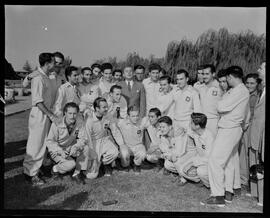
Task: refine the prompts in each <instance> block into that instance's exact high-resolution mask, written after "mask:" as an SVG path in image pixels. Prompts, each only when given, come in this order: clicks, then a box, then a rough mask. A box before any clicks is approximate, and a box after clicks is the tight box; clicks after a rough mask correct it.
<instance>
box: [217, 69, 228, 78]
mask: <svg viewBox="0 0 270 218" xmlns="http://www.w3.org/2000/svg"><path fill="white" fill-rule="evenodd" d="M224 76H225V77H226V76H227V73H226V70H225V69H221V70H219V71H218V73H217V78H218V79H220V78H221V77H224Z"/></svg>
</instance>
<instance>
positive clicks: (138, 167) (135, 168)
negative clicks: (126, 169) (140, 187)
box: [133, 165, 141, 174]
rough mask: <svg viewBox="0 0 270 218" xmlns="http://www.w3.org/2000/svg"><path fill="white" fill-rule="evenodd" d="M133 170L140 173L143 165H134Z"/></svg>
mask: <svg viewBox="0 0 270 218" xmlns="http://www.w3.org/2000/svg"><path fill="white" fill-rule="evenodd" d="M133 171H134V172H135V174H139V173H140V172H141V166H137V165H134V168H133Z"/></svg>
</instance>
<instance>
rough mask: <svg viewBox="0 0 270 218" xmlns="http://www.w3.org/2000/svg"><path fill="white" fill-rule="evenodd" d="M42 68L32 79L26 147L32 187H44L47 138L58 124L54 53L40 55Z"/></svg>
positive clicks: (26, 174) (27, 169)
mask: <svg viewBox="0 0 270 218" xmlns="http://www.w3.org/2000/svg"><path fill="white" fill-rule="evenodd" d="M39 64H40V67H39V68H38V70H37V71H36V72H35V73H37V76H35V77H34V78H33V79H32V81H31V82H32V85H31V93H32V109H31V112H30V115H29V135H28V140H27V145H26V155H25V158H24V162H23V168H24V174H25V177H26V179H27V180H29V181H30V182H31V184H32V185H34V186H36V185H43V184H44V183H45V181H43V180H42V179H41V178H39V176H38V172H39V169H40V167H41V165H42V162H43V159H44V155H45V152H46V145H45V144H44V141H45V138H46V136H47V134H48V132H49V129H50V125H51V122H50V121H52V122H55V123H57V122H58V121H57V117H56V116H55V115H54V114H53V112H52V106H53V103H54V102H53V96H54V93H52V91H53V85H52V81H51V80H50V79H49V73H50V71H52V70H53V68H54V56H53V54H52V53H41V54H40V55H39Z"/></svg>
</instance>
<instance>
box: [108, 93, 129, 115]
mask: <svg viewBox="0 0 270 218" xmlns="http://www.w3.org/2000/svg"><path fill="white" fill-rule="evenodd" d="M106 100H107V103H108V108H109V109H108V113H109V114H111V115H112V116H113V117H116V116H117V114H116V113H117V112H116V111H117V107H119V108H120V118H121V119H125V118H126V117H127V101H126V99H125V98H124V97H123V96H121V97H120V101H119V102H115V101H114V100H113V98H112V97H111V96H110V95H108V97H107V99H106Z"/></svg>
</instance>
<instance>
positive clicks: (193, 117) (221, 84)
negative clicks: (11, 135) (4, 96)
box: [23, 52, 265, 206]
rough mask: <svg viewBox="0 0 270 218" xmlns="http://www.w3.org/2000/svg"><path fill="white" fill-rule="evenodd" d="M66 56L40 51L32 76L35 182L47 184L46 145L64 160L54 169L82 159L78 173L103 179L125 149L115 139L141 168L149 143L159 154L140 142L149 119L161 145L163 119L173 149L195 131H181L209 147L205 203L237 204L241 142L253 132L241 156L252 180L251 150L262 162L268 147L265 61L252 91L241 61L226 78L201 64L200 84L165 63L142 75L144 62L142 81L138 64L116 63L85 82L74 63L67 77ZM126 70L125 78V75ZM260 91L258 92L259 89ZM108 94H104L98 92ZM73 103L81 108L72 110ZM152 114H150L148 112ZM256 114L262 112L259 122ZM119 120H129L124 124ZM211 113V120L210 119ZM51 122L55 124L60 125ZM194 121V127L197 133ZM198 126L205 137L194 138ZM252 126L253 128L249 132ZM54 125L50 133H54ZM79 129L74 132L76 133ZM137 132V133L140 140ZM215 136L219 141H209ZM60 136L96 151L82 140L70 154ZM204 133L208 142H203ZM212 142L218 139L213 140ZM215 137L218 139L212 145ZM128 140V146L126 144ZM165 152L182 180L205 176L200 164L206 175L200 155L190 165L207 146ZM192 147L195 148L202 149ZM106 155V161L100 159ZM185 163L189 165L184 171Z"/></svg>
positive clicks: (29, 167)
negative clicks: (43, 171)
mask: <svg viewBox="0 0 270 218" xmlns="http://www.w3.org/2000/svg"><path fill="white" fill-rule="evenodd" d="M63 60H64V56H63V55H62V54H61V53H60V52H56V53H54V54H51V53H42V54H40V56H39V63H40V68H39V69H38V70H37V71H36V72H33V73H31V74H30V75H28V76H27V77H26V78H25V80H24V85H25V86H27V85H28V84H29V83H31V92H32V110H31V113H30V116H29V138H28V142H27V151H26V157H25V160H24V163H23V165H24V174H25V175H26V176H27V177H29V179H30V181H31V182H32V184H34V185H38V184H43V181H42V179H41V178H40V177H39V176H38V172H39V169H40V168H41V166H42V164H43V165H46V160H47V159H46V156H47V155H46V147H48V149H49V152H50V154H51V156H53V157H52V158H53V159H54V161H55V162H56V163H58V170H57V167H54V168H53V172H57V171H58V172H60V173H62V172H64V171H65V170H66V168H74V167H75V165H76V170H75V173H74V177H76V176H77V175H78V172H79V171H80V170H86V171H88V173H86V175H87V178H95V177H96V176H97V174H98V169H99V166H100V164H101V162H102V163H103V164H104V166H106V167H105V171H106V172H107V174H110V165H111V164H112V163H114V160H115V159H116V158H117V156H118V151H117V148H116V146H115V145H113V144H117V145H118V146H119V153H120V158H121V164H122V166H123V167H127V166H128V165H129V155H128V154H132V155H133V156H134V163H135V171H136V172H138V171H139V166H140V164H141V162H142V160H143V159H144V158H147V160H149V161H151V157H152V156H151V154H153V151H154V150H153V149H147V147H146V149H147V150H150V151H151V152H152V153H151V152H148V153H147V152H146V151H145V147H144V146H143V145H141V143H139V141H140V140H141V138H142V135H143V134H141V129H142V125H144V127H145V128H146V129H147V130H148V135H149V137H150V141H151V142H152V143H151V145H153V144H154V143H153V142H154V141H155V139H154V138H155V136H154V135H155V134H151V131H152V130H151V127H152V129H153V127H157V125H156V123H159V128H160V129H158V130H159V131H160V132H163V133H164V134H163V136H164V137H163V138H164V140H165V141H166V142H164V144H166V143H167V145H168V146H167V147H168V148H170V147H175V144H177V143H178V141H180V142H181V143H182V144H183V143H187V142H186V141H185V140H187V138H188V137H180V138H177V136H178V135H180V136H182V135H183V134H182V133H187V134H185V135H188V136H189V137H191V138H193V143H194V144H195V146H196V147H197V148H198V147H201V148H202V150H201V151H202V153H203V155H205V158H206V163H207V164H206V165H205V166H206V167H205V168H203V169H204V171H205V172H204V173H203V176H201V178H203V179H202V181H204V185H206V186H209V185H210V188H211V197H210V198H209V199H207V200H206V201H203V202H202V203H203V204H214V205H221V206H223V205H225V202H224V196H225V199H226V200H227V201H229V202H230V201H231V200H232V195H233V192H234V190H233V189H235V190H237V189H241V181H240V169H239V153H238V147H239V146H238V145H239V141H240V139H241V137H242V133H243V130H244V131H245V135H244V136H245V137H246V141H245V143H244V146H241V147H242V149H241V150H242V153H241V152H240V156H241V154H242V156H243V158H242V159H243V161H241V162H243V164H242V165H243V166H244V169H243V173H242V175H243V180H244V179H246V180H247V179H248V166H247V164H246V165H245V163H246V162H247V161H246V159H247V150H248V149H247V147H251V148H252V149H251V152H250V154H249V158H250V162H251V163H252V164H254V163H256V161H257V160H256V159H258V158H257V153H258V151H259V150H262V149H263V150H264V142H263V139H264V135H263V134H264V93H265V88H264V89H263V92H261V93H262V94H261V95H259V94H258V93H259V92H258V90H257V89H256V87H257V86H258V83H259V77H260V78H261V79H262V85H263V87H264V81H265V63H263V64H262V65H261V68H260V70H259V71H258V72H259V76H258V75H257V74H252V75H248V76H247V79H246V81H247V87H248V88H249V90H250V93H249V91H248V89H247V88H246V87H245V86H244V84H243V83H242V79H243V71H242V69H241V68H240V67H237V66H232V67H230V68H228V69H226V70H224V71H219V72H218V74H217V75H216V76H217V78H218V80H216V79H215V78H214V77H215V68H214V66H213V65H204V66H201V67H200V68H198V78H197V79H198V81H197V82H196V83H195V84H194V85H193V87H192V86H191V85H188V81H189V74H188V72H187V71H186V70H183V69H182V70H179V71H177V73H176V83H177V84H176V85H173V84H172V83H171V78H170V77H169V76H167V75H162V76H160V75H161V74H162V69H161V67H160V66H159V65H158V64H151V65H150V66H149V78H146V79H144V80H142V75H144V71H145V69H144V67H143V66H142V65H137V66H135V67H134V71H135V75H137V77H136V78H137V79H136V80H135V79H134V73H133V68H132V67H131V66H128V65H127V66H126V67H125V68H124V69H123V74H122V71H121V70H114V71H113V72H112V65H111V64H110V63H104V64H102V65H98V64H94V65H92V66H91V68H89V67H85V68H83V69H82V74H81V76H82V81H80V75H79V73H78V68H77V67H74V66H69V67H67V68H66V69H65V77H63V75H61V69H62V67H63V66H62V64H63ZM100 75H102V76H100ZM122 75H123V77H124V79H121V77H122ZM140 80H141V81H140ZM254 82H255V84H256V85H255V88H254ZM248 84H249V85H248ZM252 84H253V86H252ZM252 87H253V88H252ZM254 91H256V93H257V94H254V93H255V92H254ZM254 95H256V96H257V98H256V100H254V97H252V96H254ZM101 96H102V97H103V98H98V97H101ZM251 99H252V100H251ZM249 101H250V105H249ZM69 102H74V103H76V104H77V105H79V108H78V109H79V112H80V113H79V117H81V118H82V119H81V120H85V123H84V124H79V123H78V122H77V124H76V125H75V124H74V123H73V122H72V120H74V116H73V117H72V115H71V114H72V113H73V114H74V113H76V112H77V110H78V109H76V106H74V105H73V106H72V104H71V105H70V104H68V105H67V103H69ZM260 104H262V107H259V106H260ZM72 107H73V109H74V108H75V109H76V110H75V111H72ZM256 107H258V109H257V111H258V114H256ZM70 108H71V109H70ZM63 112H64V113H63ZM151 112H152V113H151ZM250 112H251V113H250ZM107 113H108V114H109V115H110V116H109V117H110V119H109V118H108V119H105V118H103V117H105V115H106V114H107ZM147 113H148V116H149V118H148V119H147V118H145V116H146V115H147ZM68 114H69V115H68ZM154 115H155V116H156V117H160V116H161V115H162V116H165V118H164V117H163V119H161V120H157V119H156V121H155V122H153V121H152V122H151V116H154ZM166 115H167V116H166ZM250 115H251V116H250ZM63 116H64V117H67V116H71V117H70V118H66V119H67V120H70V123H71V124H72V123H73V124H74V125H73V126H72V125H71V127H69V126H68V125H67V123H66V121H67V120H66V121H65V122H64V121H63V119H60V118H61V117H63ZM252 116H253V117H252ZM138 117H140V118H144V119H142V120H143V122H140V127H139V125H138V120H139V119H138ZM204 117H205V118H204ZM254 117H256V122H255V121H254V120H255V118H254ZM170 118H171V120H172V122H171V121H170ZM119 119H120V120H121V122H118V121H119ZM205 119H206V120H207V121H204V120H205ZM115 120H118V121H117V122H118V124H117V125H114V124H115V123H117V122H114V121H115ZM123 120H124V121H123ZM152 120H153V119H152ZM258 120H259V122H258ZM122 121H123V122H122ZM51 123H53V125H52V127H51ZM142 123H143V124H142ZM147 123H148V124H147ZM162 123H163V124H164V125H165V124H166V125H167V126H172V127H171V128H172V129H173V132H174V134H173V137H172V138H174V140H167V139H168V132H166V131H165V130H164V128H165V129H166V125H165V127H164V125H163V124H162ZM105 124H106V125H105ZM250 124H251V125H250ZM80 125H84V131H79V129H80V128H81V126H80ZM104 125H105V126H107V127H109V128H106V131H105V129H104ZM192 125H193V127H192ZM205 125H206V128H205ZM162 126H163V130H164V131H163V130H162ZM190 126H191V130H193V133H190ZM248 126H249V128H248ZM50 127H51V130H50ZM196 127H197V130H198V131H197V133H198V134H197V135H198V137H196V136H194V131H195V132H196ZM199 127H202V129H207V130H209V131H210V133H209V134H208V133H207V134H202V133H203V132H204V131H201V130H200V129H201V128H199ZM87 128H88V130H87ZM252 128H256V130H255V131H254V130H252ZM119 129H120V134H119ZM247 129H248V131H246V130H247ZM258 129H259V132H260V133H259V135H258ZM49 130H50V134H49V136H48V137H47V135H48V133H49ZM103 130H104V131H103ZM158 130H157V131H158ZM108 131H109V132H110V133H111V135H113V136H114V138H113V140H109V138H107V137H106V136H107V135H106V134H107V133H108ZM191 132H192V131H191ZM73 133H74V134H73ZM133 133H134V134H133ZM89 134H90V135H89ZM256 134H257V135H258V138H259V140H257V139H254V137H253V136H254V135H256ZM71 135H73V137H69V136H71ZM134 135H136V136H137V137H135V138H134V137H133V136H134ZM169 135H170V134H169ZM195 135H196V134H195ZM207 135H210V136H207ZM211 135H212V140H210V139H209V138H211ZM170 136H171V135H170ZM55 137H58V138H59V137H61V139H62V140H60V141H61V142H60V145H61V146H62V147H67V145H70V142H71V141H72V142H73V141H74V140H75V141H76V139H78V141H79V143H76V145H78V144H80V143H81V145H83V144H85V143H86V141H88V143H90V142H89V141H91V144H92V145H91V146H90V148H89V149H86V148H85V147H84V149H82V148H83V146H78V147H79V148H78V149H77V150H76V149H75V150H74V149H73V150H72V151H70V150H69V151H65V152H63V149H59V144H58V145H55V146H52V144H55V143H54V142H55V141H58V143H59V140H58V139H55ZM74 137H75V138H74ZM245 137H244V138H245ZM46 138H47V140H46V142H45V139H46ZM169 138H170V137H169ZM198 138H199V139H200V140H199V141H201V142H200V143H199V141H198ZM54 139H55V140H54ZM176 139H177V140H178V141H177V140H176ZM70 140H71V141H70ZM172 141H175V142H174V143H173V142H172ZM184 141H185V142H184ZM210 141H212V142H213V143H210ZM114 142H115V143H114ZM207 143H208V144H209V143H210V144H211V145H210V144H209V145H206V144H207ZM110 144H111V145H110ZM124 144H125V145H127V146H124ZM187 144H190V143H187ZM104 145H106V146H104ZM198 145H200V146H198ZM150 147H151V146H150ZM154 147H155V146H154ZM165 147H166V146H165ZM182 147H183V146H182ZM193 147H194V146H193ZM206 147H208V148H206ZM210 147H211V149H210ZM260 148H262V149H260ZM91 149H92V151H93V152H92V151H91ZM160 150H161V153H162V155H161V156H162V159H165V164H164V166H165V168H167V169H168V170H170V171H175V172H178V173H179V175H180V178H181V179H180V183H181V184H185V182H186V179H185V178H187V179H190V180H193V181H197V179H194V178H193V179H192V169H193V168H192V165H194V166H195V167H197V174H196V175H198V174H199V173H198V172H199V171H198V161H197V159H196V158H195V159H196V161H195V162H197V165H196V164H194V163H192V164H191V165H189V164H190V163H189V164H188V163H187V162H188V161H187V160H189V159H192V158H193V157H194V156H196V155H195V153H199V154H200V151H198V152H195V153H194V152H193V153H194V154H193V153H192V152H189V154H188V155H185V156H184V157H183V156H182V157H181V158H180V159H179V161H178V160H177V157H175V156H173V157H172V156H170V155H167V156H166V148H165V149H160ZM167 150H168V149H167ZM187 150H188V146H187V147H185V150H184V151H179V152H180V153H181V155H182V154H186V153H188V152H187ZM190 150H192V151H194V149H190ZM53 151H54V152H53ZM76 151H81V154H82V155H81V156H79V157H78V158H77V160H76V164H74V161H73V160H72V159H69V160H68V161H69V162H65V164H63V162H64V160H65V161H66V154H67V153H72V154H74V155H75V153H76ZM206 151H207V152H206ZM169 153H170V152H169ZM180 153H179V154H180ZM261 153H263V152H261ZM56 154H57V155H56ZM86 154H87V155H86ZM75 156H76V155H75ZM85 156H87V158H86V157H85ZM262 157H263V156H262ZM100 159H102V161H99V160H100ZM154 159H155V158H154ZM242 159H241V160H242ZM95 160H98V161H95ZM155 160H156V159H155ZM166 160H167V161H166ZM152 162H155V161H152ZM177 162H178V164H177ZM257 162H258V161H257ZM89 163H91V164H89ZM59 164H60V165H61V164H62V165H61V166H60V165H59ZM250 165H251V164H250ZM184 166H185V168H188V169H186V170H184ZM61 167H62V168H61ZM63 167H64V168H63ZM59 169H60V170H59ZM61 170H62V171H61ZM189 172H190V173H189ZM224 178H225V181H224ZM251 191H252V190H251ZM253 195H255V196H256V193H255V192H254V193H253Z"/></svg>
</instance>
